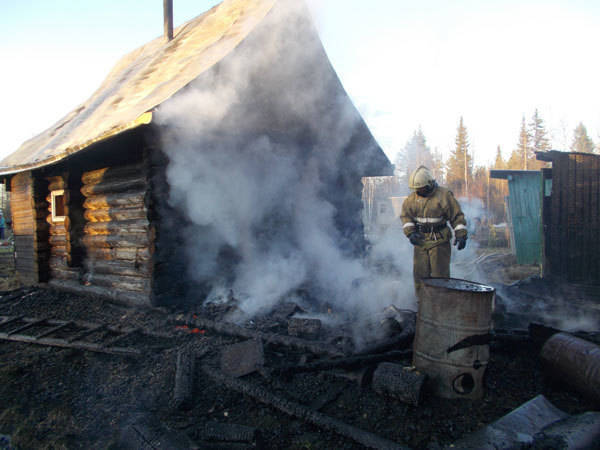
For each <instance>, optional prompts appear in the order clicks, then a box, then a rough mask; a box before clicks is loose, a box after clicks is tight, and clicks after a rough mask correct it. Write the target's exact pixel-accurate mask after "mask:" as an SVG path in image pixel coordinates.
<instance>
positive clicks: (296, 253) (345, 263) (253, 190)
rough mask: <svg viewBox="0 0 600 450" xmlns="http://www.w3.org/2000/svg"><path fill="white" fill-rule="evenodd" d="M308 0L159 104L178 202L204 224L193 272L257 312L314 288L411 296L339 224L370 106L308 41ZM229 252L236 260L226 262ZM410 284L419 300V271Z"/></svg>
mask: <svg viewBox="0 0 600 450" xmlns="http://www.w3.org/2000/svg"><path fill="white" fill-rule="evenodd" d="M299 3H300V2H278V3H277V6H276V7H277V8H278V11H277V12H274V11H273V12H271V13H270V14H271V17H270V18H268V20H269V21H270V23H271V27H270V28H269V32H268V33H266V32H262V35H261V34H260V33H259V35H258V36H260V38H259V37H257V36H256V33H257V31H254V32H253V34H252V35H251V38H252V39H248V41H249V42H248V43H243V44H242V45H241V46H240V48H238V49H236V50H235V55H231V56H230V57H226V58H225V59H224V60H222V61H221V62H220V63H219V64H218V66H217V67H216V68H214V69H213V70H211V71H210V72H209V73H207V74H204V75H202V76H201V77H199V78H198V79H197V80H196V81H194V82H193V83H192V84H191V85H190V86H189V87H188V88H187V89H186V91H185V92H184V93H182V94H180V95H177V96H176V97H174V98H172V99H171V100H169V101H168V102H166V103H165V104H163V105H162V106H161V108H160V110H159V111H158V113H157V122H158V123H159V124H160V125H161V126H162V128H161V129H162V136H161V138H162V141H163V148H164V150H165V153H166V154H167V156H168V158H169V165H168V169H167V179H168V183H169V186H170V198H169V202H170V204H171V206H173V207H175V208H177V209H179V210H183V211H184V212H185V214H186V217H187V218H188V219H189V220H190V222H191V224H192V225H191V226H190V227H188V229H187V230H186V232H185V242H186V247H187V254H188V259H189V263H190V267H189V275H190V276H192V277H194V279H195V280H196V281H198V282H205V281H207V280H209V281H210V282H211V283H212V285H213V292H212V293H211V294H209V299H216V298H219V297H225V296H227V295H228V293H229V292H232V293H233V295H234V297H235V298H236V299H238V300H240V301H241V303H240V304H239V308H240V309H241V310H242V311H243V312H244V314H245V315H246V317H247V316H252V315H254V314H257V313H265V312H268V311H269V310H270V309H271V308H272V307H273V306H275V305H276V304H277V303H278V302H280V301H282V300H285V299H286V298H288V299H289V298H293V296H294V295H296V294H295V293H296V292H297V291H298V290H303V289H309V290H310V296H311V297H313V298H317V299H320V300H322V301H324V302H327V303H329V304H332V305H335V307H337V308H338V309H339V310H343V311H350V312H352V313H354V314H356V315H360V314H363V313H368V312H369V311H376V310H378V309H381V308H383V307H385V306H388V305H389V304H391V303H393V302H396V304H397V306H400V307H403V306H404V305H402V304H401V302H402V301H403V300H402V298H400V297H401V296H399V295H398V291H399V289H398V287H397V283H395V285H396V287H392V285H393V284H394V283H392V284H390V283H391V282H392V281H394V280H396V279H394V278H393V277H389V276H381V275H380V274H377V273H376V272H375V271H373V270H371V269H370V268H369V267H368V265H367V264H365V261H363V260H362V259H361V258H359V257H357V255H356V254H354V253H353V252H352V251H349V250H348V249H347V248H346V242H347V238H346V237H345V236H342V235H341V233H340V231H339V229H340V227H339V226H336V223H337V222H336V221H337V220H338V219H339V216H343V215H344V214H345V212H344V211H338V210H337V209H336V207H335V206H334V203H332V201H330V200H329V199H328V197H327V194H324V192H327V190H328V189H331V180H335V179H337V178H336V177H340V176H343V174H342V173H341V170H342V169H341V167H343V166H344V165H345V166H346V167H347V166H348V164H349V162H348V161H345V160H344V158H345V157H346V155H345V153H344V150H345V148H346V147H347V145H348V143H349V142H350V140H351V139H352V136H353V133H354V132H355V127H356V125H357V123H358V119H359V118H358V116H357V113H356V111H355V110H354V109H353V108H352V107H348V106H347V105H348V103H347V102H346V100H344V101H340V100H339V98H338V99H336V97H335V96H336V95H338V97H339V93H335V92H331V86H333V85H335V83H332V79H333V78H332V77H335V75H334V74H333V72H332V71H330V69H329V68H328V67H326V64H323V57H324V54H323V55H321V54H320V53H319V52H321V51H322V50H321V49H320V47H319V45H317V43H315V42H311V41H308V42H307V41H306V39H305V38H306V34H304V31H306V27H307V26H308V25H307V24H306V22H304V20H303V19H302V17H304V15H303V14H304V13H303V12H301V13H300V15H298V10H297V9H296V8H297V6H293V5H298V4H299ZM284 5H285V6H286V8H285V9H284ZM265 29H266V28H265ZM290 55H293V58H292V57H290ZM233 56H235V57H233ZM315 63H319V64H315ZM290 80H291V81H290ZM340 189H348V187H347V186H345V187H343V188H340ZM337 194H339V195H341V196H343V195H346V196H348V195H354V194H352V193H346V192H344V191H340V192H338V193H337ZM358 198H359V199H360V192H358ZM401 238H402V240H403V241H405V240H406V239H405V238H404V236H401ZM224 248H226V249H230V252H229V253H227V252H226V253H227V255H226V256H225V257H224V256H223V249H224ZM223 258H225V259H228V258H229V259H228V260H229V261H230V262H231V261H234V264H230V265H229V266H228V267H229V270H228V271H225V273H223V265H222V264H221V262H222V260H223ZM404 259H406V258H404ZM409 273H410V272H409ZM403 290H404V291H409V292H410V294H409V295H408V296H407V298H409V299H411V300H412V297H411V296H412V280H411V282H410V283H409V285H408V286H406V287H404V289H403ZM398 303H400V304H398Z"/></svg>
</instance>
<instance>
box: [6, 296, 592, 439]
mask: <svg viewBox="0 0 600 450" xmlns="http://www.w3.org/2000/svg"><path fill="white" fill-rule="evenodd" d="M235 307H236V302H235V300H232V301H230V302H228V303H224V304H220V305H216V304H212V305H207V306H206V307H204V308H202V309H198V310H196V311H188V312H186V311H177V310H171V311H166V310H147V309H146V310H133V309H131V308H127V307H124V306H122V305H119V304H117V303H110V302H107V301H105V300H102V299H100V298H97V297H85V296H81V295H74V294H67V293H64V292H61V291H56V290H53V289H51V288H46V289H42V288H33V289H32V288H24V289H19V290H17V291H13V292H11V293H4V294H3V295H2V297H0V315H1V316H3V317H4V316H10V317H19V316H24V317H38V318H40V317H49V316H53V317H61V318H62V319H63V320H64V321H65V322H66V321H75V322H77V321H78V320H81V318H82V317H85V318H86V319H87V320H89V321H91V322H95V323H103V324H105V325H106V326H107V329H106V330H104V331H102V332H100V331H98V334H97V335H93V334H90V335H88V336H86V337H84V338H81V340H80V341H82V342H87V343H88V345H87V348H86V346H80V347H78V346H77V343H78V342H80V341H77V340H75V341H72V344H73V345H72V347H71V348H64V347H57V346H49V345H47V344H44V343H43V342H38V343H37V345H36V344H35V343H31V342H30V343H19V342H14V341H12V342H11V341H7V340H0V358H1V361H2V365H1V366H0V367H1V368H0V380H1V381H2V383H1V386H2V387H1V388H0V400H1V402H2V405H3V410H2V412H1V413H0V434H2V435H5V436H6V437H7V439H10V442H11V443H12V445H14V446H15V447H16V448H44V447H63V448H81V447H85V448H107V447H110V448H140V446H139V439H142V440H143V441H144V442H154V443H155V444H156V443H157V442H159V441H162V442H168V443H169V444H168V447H169V448H195V447H199V448H206V447H210V446H211V445H212V446H215V447H218V448H222V447H219V446H225V447H226V448H273V449H275V448H306V447H307V446H311V447H312V448H323V449H325V448H365V447H371V448H440V447H442V446H446V445H451V444H453V443H454V442H458V441H459V440H461V439H466V438H468V437H470V436H471V434H472V433H473V432H475V431H477V430H482V429H484V427H485V426H486V425H490V424H492V423H494V422H496V421H498V420H499V419H500V418H502V417H503V416H505V415H507V414H509V413H510V412H511V411H513V410H515V409H516V408H518V407H519V406H521V405H523V404H525V403H526V402H528V401H530V400H532V399H533V398H535V397H536V396H539V395H540V394H543V395H544V397H546V398H547V399H548V401H549V402H551V403H552V405H554V406H555V407H556V408H559V409H560V410H561V411H563V412H562V413H561V414H562V416H561V417H565V415H566V416H570V417H573V418H575V417H579V415H580V414H583V413H586V412H587V411H594V410H597V409H595V408H597V404H595V403H594V401H593V399H592V398H591V397H590V396H589V394H586V393H582V392H581V391H580V390H579V389H577V387H573V386H569V385H568V384H565V383H564V382H563V381H564V376H563V377H562V378H563V379H562V380H559V381H558V382H557V381H554V380H553V379H552V378H551V377H549V376H548V374H549V372H548V371H547V369H544V368H543V366H542V362H543V361H542V360H541V359H540V358H539V357H532V355H540V353H541V352H542V350H541V349H542V344H543V343H544V342H546V340H547V338H548V336H552V335H554V334H555V333H556V331H557V330H552V329H549V328H547V327H534V328H532V329H530V332H529V333H528V332H526V331H525V332H523V331H516V330H515V331H512V332H509V331H506V332H502V331H499V330H496V333H495V334H494V337H493V339H492V341H491V343H490V345H491V351H490V361H489V363H488V369H487V372H486V377H485V380H484V389H485V396H484V398H483V399H481V400H479V401H474V400H468V399H455V400H450V399H443V398H438V397H436V396H434V395H432V393H431V392H430V391H429V390H428V389H426V388H425V387H424V385H423V384H422V380H421V379H419V374H416V373H414V372H413V373H411V372H408V373H406V372H405V371H404V370H402V368H405V367H409V366H410V365H411V353H412V349H411V344H412V336H413V333H414V315H412V319H411V315H410V314H409V313H403V314H394V315H393V316H391V317H393V321H394V322H395V323H394V324H393V325H394V326H390V323H391V317H390V316H386V317H383V316H382V317H377V318H374V322H375V324H377V326H381V327H385V330H386V332H385V333H383V334H382V336H381V338H380V339H378V340H377V341H374V342H371V343H370V344H369V345H368V348H367V349H366V352H365V349H362V350H359V349H353V348H352V346H351V345H349V339H348V335H347V334H346V333H347V332H348V331H349V328H346V327H344V326H342V327H339V326H338V327H336V328H335V329H333V330H332V329H330V328H329V327H327V326H325V325H324V324H323V325H322V328H321V330H320V332H319V334H318V335H315V333H314V326H307V327H306V329H305V331H306V332H307V334H306V335H303V336H305V337H299V336H291V335H289V334H288V331H287V330H288V326H289V323H290V319H292V318H293V314H294V312H293V311H295V313H297V312H298V311H297V309H296V308H294V309H292V308H289V307H288V305H286V306H285V307H282V308H280V309H278V310H274V311H272V312H271V314H269V315H267V316H262V317H257V318H255V320H253V321H252V322H246V323H244V324H240V325H232V324H230V323H228V322H227V321H226V319H225V317H226V314H227V313H228V312H230V311H231V310H232V309H234V308H235ZM331 314H335V311H333V312H332V313H331ZM383 318H386V319H387V320H382V319H383ZM2 322H4V321H2ZM54 323H55V322H52V326H56V325H53V324H54ZM293 323H294V328H293V332H294V334H302V332H301V330H300V329H299V326H298V323H297V321H294V322H293ZM11 326H14V328H15V329H17V327H19V328H22V327H23V325H21V324H19V325H17V324H16V323H14V325H7V326H5V327H3V326H2V325H1V324H0V333H10V330H11ZM37 326H38V327H42V326H43V324H42V323H39V322H38V324H37ZM43 330H48V329H47V328H34V327H30V328H28V329H27V330H21V331H17V332H16V333H13V334H12V336H16V335H22V334H29V335H36V334H37V335H42V334H44V331H43ZM111 330H112V331H111ZM119 330H123V333H121V334H115V332H117V331H119ZM132 330H138V331H137V332H135V333H129V334H128V333H127V332H128V331H132ZM63 331H64V329H63ZM46 333H47V331H46ZM64 333H65V334H63V335H62V337H63V338H64V339H65V340H68V339H69V334H67V333H66V331H64ZM578 335H579V337H580V338H584V339H585V340H586V341H587V342H590V343H592V342H594V341H595V342H596V344H597V343H599V342H600V340H599V336H598V335H597V334H590V333H587V334H586V333H579V334H578ZM45 337H48V335H46V336H45ZM57 337H60V335H59V336H57ZM42 339H43V338H42ZM101 339H107V341H108V342H111V341H112V342H114V341H115V340H116V339H118V342H117V343H115V344H112V345H118V346H119V347H120V348H123V349H128V351H127V352H125V351H123V350H121V354H119V353H112V354H111V352H109V351H96V350H97V349H101V348H102V347H101V345H100V344H96V343H97V342H101ZM559 342H560V341H559ZM569 342H571V341H569ZM39 344H44V345H39ZM588 345H592V344H588ZM551 351H554V350H553V348H549V349H546V350H545V352H544V358H546V359H550V358H551V356H549V355H550V353H549V352H551ZM136 355H139V356H136ZM232 361H233V362H234V363H232ZM588 428H589V427H588ZM153 445H154V444H153ZM228 446H229V447H228ZM149 448H151V447H149ZM559 448H560V447H559Z"/></svg>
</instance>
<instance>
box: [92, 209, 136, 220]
mask: <svg viewBox="0 0 600 450" xmlns="http://www.w3.org/2000/svg"><path fill="white" fill-rule="evenodd" d="M83 216H84V217H85V218H86V220H88V221H90V222H110V221H112V220H119V221H120V220H136V219H146V217H147V211H146V208H144V207H139V208H104V209H86V210H85V212H84V213H83Z"/></svg>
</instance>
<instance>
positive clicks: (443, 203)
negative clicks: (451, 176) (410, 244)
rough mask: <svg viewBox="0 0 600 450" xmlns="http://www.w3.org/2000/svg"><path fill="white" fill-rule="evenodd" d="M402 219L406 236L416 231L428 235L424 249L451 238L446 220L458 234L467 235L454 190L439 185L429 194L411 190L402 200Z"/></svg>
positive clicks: (463, 217) (465, 224) (458, 235)
mask: <svg viewBox="0 0 600 450" xmlns="http://www.w3.org/2000/svg"><path fill="white" fill-rule="evenodd" d="M400 219H401V220H402V226H403V230H404V234H405V235H406V236H409V235H410V234H411V233H413V232H415V231H419V232H420V233H421V234H423V235H424V236H425V242H424V244H423V247H424V248H425V249H427V248H432V247H435V246H437V245H440V244H442V243H444V242H448V241H449V240H450V239H451V237H452V232H451V231H450V228H448V226H447V222H448V223H449V224H450V226H451V227H452V229H453V230H454V234H455V235H456V237H458V238H461V237H465V236H466V235H467V222H466V220H465V215H464V214H463V212H462V210H461V208H460V205H459V203H458V201H457V200H456V199H455V198H454V194H452V191H450V190H449V189H447V188H444V187H441V186H437V187H436V188H435V190H434V191H433V192H432V193H431V194H430V195H429V196H428V197H421V196H419V195H417V194H416V193H415V192H412V193H411V194H410V195H409V196H408V197H407V198H406V199H405V200H404V202H403V203H402V212H401V213H400Z"/></svg>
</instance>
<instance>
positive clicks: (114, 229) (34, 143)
mask: <svg viewBox="0 0 600 450" xmlns="http://www.w3.org/2000/svg"><path fill="white" fill-rule="evenodd" d="M240 80H241V81H240ZM194 93H196V94H198V93H199V94H200V95H196V96H193V94H194ZM209 94H210V95H212V96H213V98H211V101H207V100H206V98H207V96H208V95H209ZM190 95H192V97H190ZM214 97H216V98H217V101H214ZM189 104H193V108H192V109H191V110H190V112H189V113H187V114H186V109H185V108H186V105H188V106H189ZM224 105H226V107H225V106H224ZM173 111H175V112H176V113H177V114H171V115H169V113H170V112H173ZM198 111H200V113H198ZM208 112H210V113H211V114H217V113H218V117H217V118H212V117H211V120H208V119H207V117H208V116H206V114H208ZM198 115H202V117H203V119H202V120H203V122H202V124H201V125H199V124H198V123H195V124H194V125H192V127H191V128H192V129H193V130H192V131H191V132H190V131H189V128H190V127H187V128H186V123H185V122H186V121H187V120H188V119H192V118H194V117H196V116H198ZM198 128H199V130H197V129H198ZM194 130H195V131H194ZM184 134H185V135H186V139H187V140H183V138H181V136H182V135H184ZM190 136H191V137H192V138H191V142H192V144H190ZM265 141H267V142H268V146H267V145H263V146H262V147H260V146H258V145H253V146H252V148H250V146H249V145H248V142H253V143H256V142H263V143H264V142H265ZM190 146H192V147H193V151H189V149H188V147H190ZM167 147H168V148H167ZM257 147H260V148H259V150H256V148H257ZM266 147H268V148H274V149H275V150H274V152H275V157H273V158H271V159H264V160H263V159H261V157H263V154H262V153H261V151H263V150H262V149H263V148H266ZM214 148H217V150H216V151H214V154H215V155H217V156H219V155H225V158H229V161H225V162H226V163H227V162H232V163H234V162H235V161H237V160H238V159H239V158H238V157H239V156H240V155H242V154H246V153H251V152H255V153H252V154H251V157H252V158H253V159H252V161H254V160H257V161H258V162H257V163H256V166H258V167H259V168H261V169H262V171H260V170H259V171H257V175H256V177H260V178H266V179H271V177H275V176H278V175H277V170H278V168H277V167H272V168H270V167H269V164H270V163H271V162H272V161H274V160H278V161H279V160H284V161H287V160H289V159H290V154H289V152H292V150H290V149H293V152H294V156H293V164H289V165H288V166H286V167H290V166H291V167H295V168H296V170H297V172H298V173H302V172H308V171H310V170H313V169H314V168H315V167H316V168H317V169H316V170H317V171H318V180H319V188H318V189H319V192H318V195H319V197H320V198H322V199H323V200H324V201H326V202H327V204H328V205H331V206H332V207H333V209H334V213H333V214H332V215H333V219H334V223H335V227H336V229H337V234H338V236H340V239H341V240H342V241H343V242H341V244H340V246H341V247H342V248H344V249H345V251H348V252H350V253H360V252H361V251H362V248H363V246H364V241H363V239H364V236H363V229H362V223H361V208H362V202H361V191H362V183H361V178H362V177H365V176H382V175H389V174H391V165H390V163H389V161H388V159H387V157H386V156H385V155H384V153H383V152H382V150H381V148H380V147H379V146H378V144H377V143H376V141H375V139H374V138H373V136H372V135H371V133H370V131H369V130H368V128H367V126H366V124H365V123H364V121H363V120H362V118H361V117H360V115H359V113H358V111H357V110H356V109H355V107H354V106H353V104H352V102H351V100H350V99H349V98H348V96H347V94H346V92H345V91H344V89H343V87H342V85H341V83H340V81H339V79H338V78H337V75H336V73H335V71H334V69H333V68H332V66H331V64H330V62H329V60H328V58H327V56H326V54H325V51H324V49H323V47H322V45H321V42H320V40H319V37H318V34H317V32H316V30H315V29H314V28H313V25H312V23H311V19H310V14H309V13H308V11H307V10H306V7H305V5H303V4H302V2H297V1H292V0H225V1H223V2H222V3H220V4H219V5H217V6H215V7H214V8H212V9H211V10H209V11H207V12H205V13H204V14H202V15H200V16H198V17H197V18H195V19H192V20H190V21H189V22H187V23H184V24H183V25H181V26H179V27H177V28H176V29H174V31H173V36H172V38H171V37H170V36H164V37H160V38H157V39H155V40H153V41H151V42H149V43H148V44H146V45H144V46H142V47H141V48H138V49H137V50H134V51H133V52H131V53H130V54H128V55H126V56H125V57H123V58H122V59H121V60H120V61H119V62H118V63H117V65H116V66H115V67H114V68H113V70H112V71H111V72H110V73H109V75H108V77H107V78H106V79H105V81H104V82H103V84H102V85H101V86H100V88H99V89H98V90H97V91H96V92H95V93H94V94H93V95H92V97H91V98H90V99H88V100H87V101H86V102H84V103H83V104H81V105H80V106H78V107H77V108H76V109H74V110H73V111H72V112H70V113H69V114H68V115H67V116H66V117H64V118H62V119H61V120H59V121H58V122H57V123H56V124H54V125H53V126H51V127H50V128H49V129H47V130H46V131H44V132H42V133H41V134H39V135H38V136H36V137H34V138H32V139H30V140H28V141H26V142H25V143H23V144H22V146H21V147H20V148H19V149H17V151H15V152H14V153H13V154H11V155H9V156H8V157H6V158H5V159H4V160H3V161H2V163H0V165H1V166H2V167H1V168H0V176H1V177H3V178H4V180H5V181H6V182H7V186H9V189H10V191H11V208H12V224H13V229H14V235H15V253H16V271H17V275H18V278H19V279H20V281H21V282H22V283H23V284H37V283H44V282H47V283H49V284H50V285H51V286H55V287H58V288H62V289H68V290H72V291H76V292H81V293H93V294H97V295H102V296H106V297H110V298H112V299H118V300H122V301H125V302H127V303H130V304H135V305H151V304H153V305H159V304H166V303H169V302H171V301H173V299H175V298H179V297H181V296H185V295H186V293H187V292H190V291H191V290H193V289H196V287H197V285H198V279H201V278H200V277H197V276H195V275H194V273H193V271H194V269H193V268H190V261H189V254H188V253H189V252H188V249H186V247H187V242H188V241H186V238H185V237H186V236H188V237H189V234H190V228H189V225H190V223H192V222H193V221H192V219H191V218H190V215H191V214H190V211H189V210H186V209H185V208H183V207H182V206H181V205H182V203H184V202H179V203H178V202H176V201H174V200H173V197H174V195H173V184H174V183H175V182H176V181H177V180H178V178H177V175H173V174H172V173H170V172H169V171H170V170H171V166H172V163H173V160H174V159H177V158H180V159H183V160H184V161H183V165H184V166H185V164H186V162H187V161H189V162H190V164H192V163H193V164H199V163H198V161H202V158H201V156H202V155H204V152H209V151H210V149H214ZM185 149H188V151H187V153H186V152H185ZM185 158H188V159H187V161H186V160H185ZM180 164H181V161H180ZM261 166H266V167H261ZM243 169H244V168H243V167H242V168H241V169H239V170H238V172H243ZM207 170H208V169H207ZM198 172H199V173H197V174H194V175H193V177H192V178H194V177H201V176H202V173H203V171H202V170H198ZM233 172H234V171H232V180H234V179H235V176H234V174H233ZM225 173H226V172H225ZM281 176H282V177H287V178H290V179H294V178H295V175H294V173H290V172H289V171H288V172H287V173H286V174H284V175H281ZM242 190H243V189H242ZM293 190H294V187H292V188H290V192H293ZM184 191H185V189H184ZM259 195H260V192H259ZM265 196H267V195H266V194H265ZM293 208H294V207H293V205H292V206H290V205H289V202H286V201H285V200H281V201H279V202H275V203H274V204H273V205H272V207H271V212H270V213H269V214H267V215H265V216H264V217H263V218H262V219H261V220H262V222H268V223H269V227H266V226H265V227H263V229H264V230H266V229H267V228H268V230H269V231H268V232H265V233H263V234H265V235H269V234H273V233H274V234H282V235H285V233H286V232H287V230H288V229H289V228H290V226H289V220H290V216H291V215H292V214H293V213H292V210H293ZM202 213H203V212H202V208H200V211H196V212H195V214H199V215H202ZM197 222H200V223H202V220H199V221H197ZM273 223H280V224H281V225H280V227H279V228H277V229H276V230H275V231H273ZM209 228H210V227H206V226H196V227H195V228H194V229H193V234H194V235H195V236H196V237H201V236H202V234H203V233H205V232H206V233H208V234H209V235H210V232H211V230H210V229H209ZM254 229H258V231H257V232H260V229H261V225H260V224H259V225H256V224H255V226H254ZM264 230H263V231H264ZM205 240H207V241H210V240H211V239H210V236H209V237H208V238H206V239H205ZM291 240H292V241H293V239H291ZM230 247H232V246H231V245H227V246H223V248H220V249H217V250H216V251H213V252H212V253H210V252H207V253H206V258H207V259H210V261H208V263H210V264H212V265H213V266H214V265H216V266H223V267H222V268H221V270H220V269H219V267H217V270H215V271H213V272H212V273H213V274H214V273H222V272H226V271H227V270H228V269H229V268H230V266H231V265H234V264H235V261H236V255H235V253H236V249H235V248H230ZM197 253H198V252H197ZM200 253H202V252H200ZM215 255H216V256H215ZM195 257H196V258H198V257H199V256H198V255H195ZM201 281H202V279H201ZM206 281H210V280H206Z"/></svg>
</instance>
